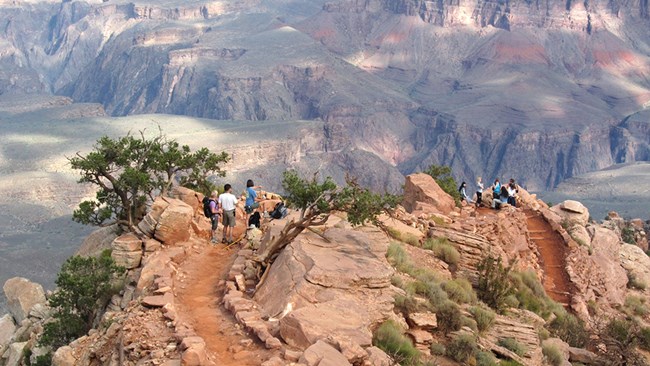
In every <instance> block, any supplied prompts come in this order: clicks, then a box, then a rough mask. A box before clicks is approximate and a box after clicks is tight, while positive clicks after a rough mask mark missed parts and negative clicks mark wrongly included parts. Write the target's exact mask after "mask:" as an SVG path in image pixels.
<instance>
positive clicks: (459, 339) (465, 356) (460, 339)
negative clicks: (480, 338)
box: [447, 333, 478, 363]
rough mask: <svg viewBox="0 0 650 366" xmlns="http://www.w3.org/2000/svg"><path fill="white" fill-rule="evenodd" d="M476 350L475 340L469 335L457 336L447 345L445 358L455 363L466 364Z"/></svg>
mask: <svg viewBox="0 0 650 366" xmlns="http://www.w3.org/2000/svg"><path fill="white" fill-rule="evenodd" d="M477 350H478V347H477V346H476V338H474V336H473V335H471V334H466V333H465V334H459V335H457V336H456V337H454V339H452V340H451V342H449V344H448V345H447V356H449V357H451V358H453V359H454V360H456V362H461V363H464V362H468V361H469V360H470V358H473V357H474V354H475V353H476V351H477Z"/></svg>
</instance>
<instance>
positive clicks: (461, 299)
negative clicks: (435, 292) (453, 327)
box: [442, 278, 476, 304]
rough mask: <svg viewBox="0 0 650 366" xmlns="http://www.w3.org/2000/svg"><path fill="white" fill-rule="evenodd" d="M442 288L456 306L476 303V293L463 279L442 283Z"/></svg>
mask: <svg viewBox="0 0 650 366" xmlns="http://www.w3.org/2000/svg"><path fill="white" fill-rule="evenodd" d="M442 288H443V289H444V290H445V292H446V293H447V295H448V296H449V298H450V299H451V300H453V301H455V302H456V303H458V304H467V303H473V302H476V293H475V292H474V289H473V288H472V284H471V283H470V282H469V281H468V280H466V279H464V278H456V279H453V280H449V281H447V282H445V283H443V285H442Z"/></svg>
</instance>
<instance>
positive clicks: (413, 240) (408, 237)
mask: <svg viewBox="0 0 650 366" xmlns="http://www.w3.org/2000/svg"><path fill="white" fill-rule="evenodd" d="M402 241H403V242H405V243H406V244H409V245H412V246H414V247H419V246H420V238H418V237H417V236H415V235H413V234H411V233H404V234H402Z"/></svg>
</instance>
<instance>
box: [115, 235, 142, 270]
mask: <svg viewBox="0 0 650 366" xmlns="http://www.w3.org/2000/svg"><path fill="white" fill-rule="evenodd" d="M111 248H113V251H112V252H111V257H112V258H113V259H114V260H115V264H117V265H118V266H122V267H124V268H126V269H133V268H138V267H139V266H140V261H141V260H142V240H141V239H140V238H138V237H137V236H135V234H133V233H128V234H123V235H120V236H118V237H117V238H115V240H113V243H112V244H111Z"/></svg>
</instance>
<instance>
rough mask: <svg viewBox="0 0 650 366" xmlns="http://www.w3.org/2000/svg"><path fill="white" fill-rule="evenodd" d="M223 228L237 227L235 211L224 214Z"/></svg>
mask: <svg viewBox="0 0 650 366" xmlns="http://www.w3.org/2000/svg"><path fill="white" fill-rule="evenodd" d="M223 226H230V227H235V210H230V211H224V212H223Z"/></svg>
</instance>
